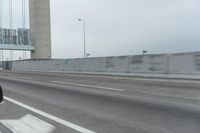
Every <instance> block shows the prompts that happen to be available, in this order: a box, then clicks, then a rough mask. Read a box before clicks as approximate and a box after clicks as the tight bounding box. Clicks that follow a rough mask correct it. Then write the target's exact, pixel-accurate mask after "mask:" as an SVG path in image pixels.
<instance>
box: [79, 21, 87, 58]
mask: <svg viewBox="0 0 200 133" xmlns="http://www.w3.org/2000/svg"><path fill="white" fill-rule="evenodd" d="M78 21H80V22H83V38H84V40H83V41H84V42H83V43H84V56H83V57H84V58H86V39H85V30H86V28H85V27H86V22H85V20H84V19H78Z"/></svg>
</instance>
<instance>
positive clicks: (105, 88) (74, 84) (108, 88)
mask: <svg viewBox="0 0 200 133" xmlns="http://www.w3.org/2000/svg"><path fill="white" fill-rule="evenodd" d="M51 82H52V83H57V84H64V85H72V86H80V87H89V88H97V89H103V90H111V91H125V90H124V89H117V88H110V87H102V86H94V85H86V84H77V83H69V82H61V81H51Z"/></svg>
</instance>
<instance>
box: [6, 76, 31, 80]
mask: <svg viewBox="0 0 200 133" xmlns="http://www.w3.org/2000/svg"><path fill="white" fill-rule="evenodd" d="M8 78H15V79H16V78H20V79H29V80H31V79H33V78H30V77H21V76H8Z"/></svg>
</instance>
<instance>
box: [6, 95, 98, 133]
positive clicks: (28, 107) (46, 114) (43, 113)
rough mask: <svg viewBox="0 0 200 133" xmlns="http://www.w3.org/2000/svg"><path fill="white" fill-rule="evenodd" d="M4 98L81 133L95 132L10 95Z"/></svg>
mask: <svg viewBox="0 0 200 133" xmlns="http://www.w3.org/2000/svg"><path fill="white" fill-rule="evenodd" d="M4 99H5V100H7V101H9V102H12V103H14V104H16V105H18V106H21V107H23V108H25V109H27V110H30V111H32V112H34V113H37V114H39V115H41V116H43V117H46V118H48V119H50V120H52V121H55V122H57V123H59V124H62V125H64V126H66V127H69V128H72V129H74V130H76V131H78V132H81V133H95V132H94V131H91V130H89V129H86V128H84V127H81V126H78V125H76V124H73V123H71V122H68V121H65V120H63V119H61V118H58V117H56V116H53V115H51V114H48V113H45V112H43V111H41V110H38V109H36V108H33V107H31V106H29V105H26V104H23V103H21V102H18V101H16V100H14V99H11V98H9V97H4Z"/></svg>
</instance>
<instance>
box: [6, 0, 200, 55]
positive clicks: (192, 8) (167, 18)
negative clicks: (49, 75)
mask: <svg viewBox="0 0 200 133" xmlns="http://www.w3.org/2000/svg"><path fill="white" fill-rule="evenodd" d="M4 1H5V0H4ZM6 1H7V0H6ZM13 1H15V15H14V20H13V21H15V25H16V26H18V25H20V21H21V18H20V16H21V9H20V6H21V3H20V2H21V0H13ZM199 5H200V1H199V0H51V19H52V50H53V57H54V58H77V57H82V56H83V28H82V27H83V25H82V23H81V22H78V20H77V19H79V18H83V19H85V20H86V23H87V25H86V45H87V52H88V53H90V54H91V55H92V56H111V55H134V54H141V53H142V50H143V49H145V50H148V52H149V53H168V52H170V53H172V52H188V51H200V8H199ZM27 12H28V11H27ZM27 14H28V13H27ZM5 17H6V15H5ZM27 17H28V16H27ZM4 21H5V20H4ZM5 23H6V21H5ZM4 25H5V24H4Z"/></svg>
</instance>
